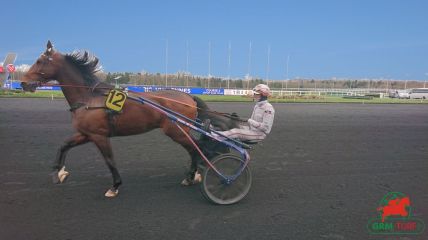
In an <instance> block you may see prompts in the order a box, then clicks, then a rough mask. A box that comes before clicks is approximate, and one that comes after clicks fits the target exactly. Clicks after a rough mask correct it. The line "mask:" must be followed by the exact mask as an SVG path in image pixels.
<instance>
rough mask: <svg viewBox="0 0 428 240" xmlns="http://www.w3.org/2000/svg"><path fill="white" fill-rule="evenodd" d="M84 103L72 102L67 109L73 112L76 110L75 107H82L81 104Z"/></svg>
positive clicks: (83, 104)
mask: <svg viewBox="0 0 428 240" xmlns="http://www.w3.org/2000/svg"><path fill="white" fill-rule="evenodd" d="M85 105H86V104H85V103H81V102H77V103H73V104H72V105H71V106H70V109H69V111H70V112H74V111H76V110H77V109H79V108H81V107H83V106H85Z"/></svg>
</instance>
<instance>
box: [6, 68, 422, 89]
mask: <svg viewBox="0 0 428 240" xmlns="http://www.w3.org/2000/svg"><path fill="white" fill-rule="evenodd" d="M24 74H25V72H23V71H16V72H14V73H13V74H11V79H13V80H20V79H22V77H23V76H24ZM96 75H97V77H98V78H99V79H100V80H101V81H105V82H108V83H111V84H113V85H114V84H116V83H117V84H126V85H157V86H169V87H171V86H184V87H201V88H237V89H252V88H253V87H254V86H256V85H257V84H259V83H263V84H268V85H269V87H271V88H273V89H288V88H293V89H296V88H297V89H298V88H322V89H343V88H351V89H352V88H379V89H408V88H422V87H424V86H425V83H424V82H421V81H414V80H407V81H405V80H386V79H380V80H379V79H355V80H350V79H304V78H301V79H290V80H270V81H266V80H263V79H259V78H255V79H226V78H220V77H207V76H195V75H191V74H188V73H185V72H178V73H175V74H167V75H165V74H161V73H148V72H143V73H132V72H114V73H111V72H107V73H106V72H97V73H96ZM427 87H428V86H427Z"/></svg>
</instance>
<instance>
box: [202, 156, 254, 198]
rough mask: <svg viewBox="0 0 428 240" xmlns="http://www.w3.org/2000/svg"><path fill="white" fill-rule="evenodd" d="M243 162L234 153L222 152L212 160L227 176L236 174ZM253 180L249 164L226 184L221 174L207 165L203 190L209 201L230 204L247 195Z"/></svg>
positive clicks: (203, 177)
mask: <svg viewBox="0 0 428 240" xmlns="http://www.w3.org/2000/svg"><path fill="white" fill-rule="evenodd" d="M243 162H244V161H243V160H242V159H241V158H239V157H238V156H236V155H232V154H221V155H219V156H217V157H215V158H213V159H212V160H211V163H212V164H213V165H214V166H215V167H216V168H217V170H218V171H219V172H220V173H222V174H223V175H225V176H232V175H235V174H236V172H237V171H238V170H239V168H240V167H241V165H242V164H243ZM251 182H252V175H251V170H250V168H249V166H248V165H247V166H246V167H245V169H244V170H243V171H242V173H241V174H240V175H239V176H238V178H236V179H235V180H234V181H233V182H232V183H231V184H226V183H225V182H224V179H223V178H222V177H221V176H218V175H217V173H216V172H215V171H214V170H213V169H212V168H211V167H208V166H207V167H206V168H205V170H204V172H203V176H202V184H201V191H202V194H203V195H204V196H205V197H206V198H207V199H208V200H209V201H211V202H213V203H215V204H220V205H229V204H234V203H237V202H239V201H240V200H242V199H243V198H244V197H245V196H246V195H247V193H248V192H249V191H250V188H251Z"/></svg>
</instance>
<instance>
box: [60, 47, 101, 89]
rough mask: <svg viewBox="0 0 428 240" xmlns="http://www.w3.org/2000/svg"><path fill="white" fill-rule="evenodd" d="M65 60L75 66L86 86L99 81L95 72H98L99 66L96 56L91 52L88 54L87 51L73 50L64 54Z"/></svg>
mask: <svg viewBox="0 0 428 240" xmlns="http://www.w3.org/2000/svg"><path fill="white" fill-rule="evenodd" d="M64 57H65V60H66V61H67V62H68V63H70V64H72V65H73V66H75V67H76V68H77V69H78V70H79V71H80V72H81V73H82V75H83V79H84V80H85V83H86V84H87V85H88V86H92V85H94V84H95V83H97V82H99V79H98V78H97V76H95V73H96V72H98V71H99V70H100V69H101V68H100V66H99V65H98V61H99V60H98V58H97V57H95V56H94V55H92V54H89V53H88V52H87V51H84V52H83V53H82V52H80V51H75V52H73V53H70V54H66V55H65V56H64Z"/></svg>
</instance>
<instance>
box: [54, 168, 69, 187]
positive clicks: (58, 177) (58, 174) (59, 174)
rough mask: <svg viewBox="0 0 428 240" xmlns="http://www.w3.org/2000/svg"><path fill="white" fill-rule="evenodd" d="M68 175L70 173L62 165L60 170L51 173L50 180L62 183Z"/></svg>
mask: <svg viewBox="0 0 428 240" xmlns="http://www.w3.org/2000/svg"><path fill="white" fill-rule="evenodd" d="M68 175H70V173H69V172H67V171H65V167H63V168H61V170H59V171H55V172H53V173H52V182H53V183H54V184H60V183H63V182H64V181H65V180H66V179H67V177H68Z"/></svg>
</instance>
